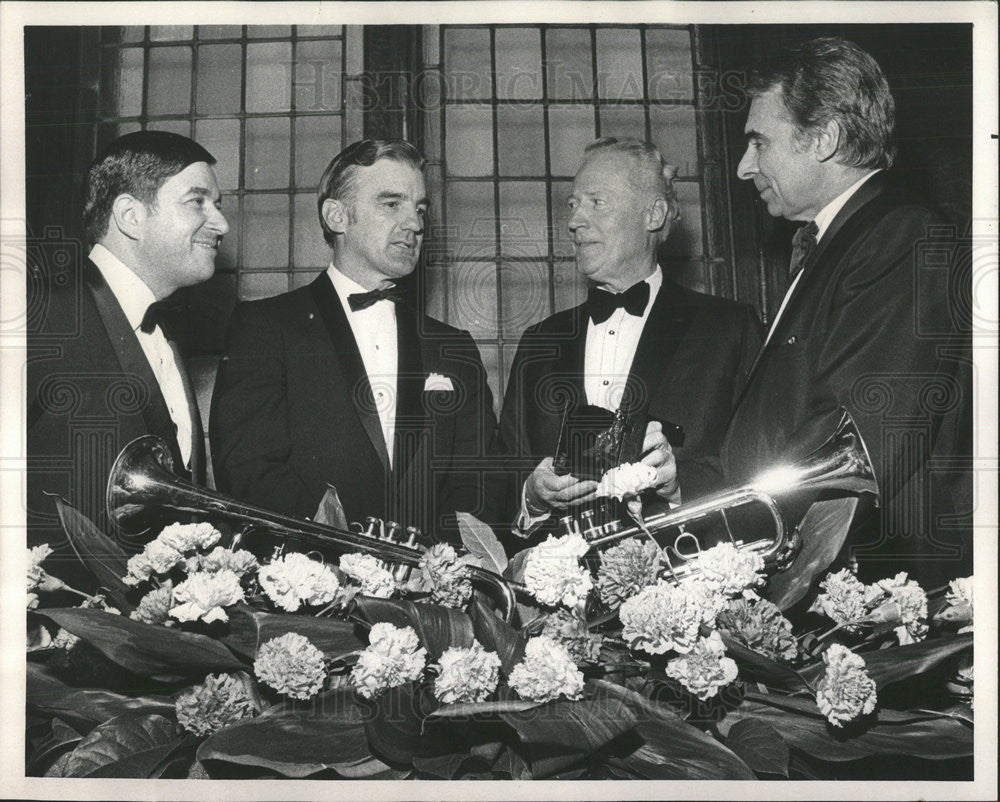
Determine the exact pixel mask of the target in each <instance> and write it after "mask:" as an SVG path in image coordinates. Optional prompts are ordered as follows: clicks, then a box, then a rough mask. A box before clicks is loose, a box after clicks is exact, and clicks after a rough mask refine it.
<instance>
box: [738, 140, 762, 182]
mask: <svg viewBox="0 0 1000 802" xmlns="http://www.w3.org/2000/svg"><path fill="white" fill-rule="evenodd" d="M756 172H757V158H756V154H755V152H754V149H753V148H752V147H749V146H748V147H747V149H746V153H744V154H743V158H742V159H740V163H739V165H738V166H737V168H736V175H737V177H738V178H740V179H742V180H743V181H749V180H750V179H751V178H753V177H754V174H755V173H756Z"/></svg>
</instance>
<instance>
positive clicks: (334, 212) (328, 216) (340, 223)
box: [323, 198, 350, 234]
mask: <svg viewBox="0 0 1000 802" xmlns="http://www.w3.org/2000/svg"><path fill="white" fill-rule="evenodd" d="M323 220H324V222H325V223H326V224H327V226H328V227H329V229H330V230H331V231H332V232H333V233H335V234H343V233H344V231H346V230H347V224H348V223H349V222H350V215H349V214H348V211H347V204H345V203H344V202H343V201H340V200H337V199H336V198H327V199H326V200H325V201H323Z"/></svg>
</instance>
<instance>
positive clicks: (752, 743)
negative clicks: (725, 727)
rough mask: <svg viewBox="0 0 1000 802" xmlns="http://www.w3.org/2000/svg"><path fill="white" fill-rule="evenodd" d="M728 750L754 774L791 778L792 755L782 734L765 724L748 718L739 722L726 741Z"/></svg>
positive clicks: (731, 729)
mask: <svg viewBox="0 0 1000 802" xmlns="http://www.w3.org/2000/svg"><path fill="white" fill-rule="evenodd" d="M726 746H728V747H729V748H730V749H732V750H733V751H734V752H735V753H736V754H737V755H739V756H740V757H741V758H743V760H744V761H745V762H746V764H747V765H748V766H749V767H750V768H752V769H753V770H754V771H760V772H766V773H767V774H780V775H782V776H783V777H787V776H788V762H789V759H790V757H791V754H790V752H789V750H788V744H786V743H785V742H784V741H783V740H782V738H781V735H780V733H779V732H778V731H777V730H776V729H775V728H774V727H772V726H771V725H770V724H768V723H767V722H766V721H760V720H758V719H755V718H746V719H743V720H742V721H737V722H736V723H735V724H734V725H733V726H732V727H731V728H730V729H729V736H728V737H727V738H726Z"/></svg>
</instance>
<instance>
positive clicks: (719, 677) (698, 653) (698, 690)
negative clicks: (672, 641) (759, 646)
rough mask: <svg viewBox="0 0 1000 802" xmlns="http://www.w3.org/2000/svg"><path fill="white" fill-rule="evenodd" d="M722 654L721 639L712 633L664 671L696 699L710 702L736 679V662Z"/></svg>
mask: <svg viewBox="0 0 1000 802" xmlns="http://www.w3.org/2000/svg"><path fill="white" fill-rule="evenodd" d="M725 654H726V647H725V645H724V644H723V642H722V638H721V637H720V635H719V633H718V632H716V631H713V632H712V633H711V634H710V635H709V636H708V637H707V638H699V639H698V640H697V641H696V642H695V643H694V644H693V645H692V647H691V649H690V650H689V651H688V653H687V654H686V655H684V656H683V657H677V658H674V659H673V660H671V661H670V662H669V663H667V667H666V669H665V671H666V674H667V676H668V677H671V678H673V679H675V680H677V681H678V682H679V683H680V684H681V685H683V686H684V687H685V688H687V690H688V691H690V692H691V693H693V694H694V695H695V696H697V697H698V698H699V699H702V700H705V699H710V698H712V697H713V696H715V695H716V694H717V693H718V692H719V688H722V687H723V686H725V685H728V684H729V683H730V682H732V681H733V680H734V679H736V675H737V673H738V670H737V667H736V663H735V661H734V660H732V659H731V658H729V657H726V656H725Z"/></svg>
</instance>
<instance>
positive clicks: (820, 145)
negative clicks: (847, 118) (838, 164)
mask: <svg viewBox="0 0 1000 802" xmlns="http://www.w3.org/2000/svg"><path fill="white" fill-rule="evenodd" d="M841 133H842V132H841V130H840V124H839V123H838V122H837V121H836V120H827V121H826V122H825V123H823V124H822V125H820V126H818V127H817V128H816V130H815V132H814V133H813V142H814V148H815V152H816V158H817V159H818V160H819V161H821V162H825V161H829V160H830V159H832V158H833V157H834V156H836V155H837V151H838V150H840V140H841Z"/></svg>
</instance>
